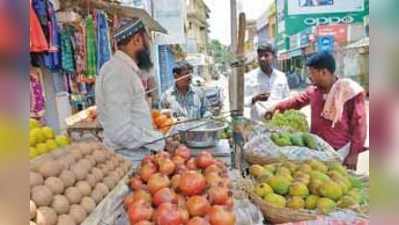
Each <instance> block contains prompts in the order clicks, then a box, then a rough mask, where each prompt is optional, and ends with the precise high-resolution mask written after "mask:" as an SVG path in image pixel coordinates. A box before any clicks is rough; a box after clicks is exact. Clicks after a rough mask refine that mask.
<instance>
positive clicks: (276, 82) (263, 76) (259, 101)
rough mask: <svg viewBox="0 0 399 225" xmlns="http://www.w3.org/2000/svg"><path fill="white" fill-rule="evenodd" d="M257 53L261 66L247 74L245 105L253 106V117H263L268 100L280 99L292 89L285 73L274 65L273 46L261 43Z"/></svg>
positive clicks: (286, 95)
mask: <svg viewBox="0 0 399 225" xmlns="http://www.w3.org/2000/svg"><path fill="white" fill-rule="evenodd" d="M257 54H258V64H259V67H258V68H257V69H255V70H252V71H250V72H249V73H247V74H245V106H246V107H251V118H252V119H262V118H263V114H264V112H265V111H264V108H265V107H266V106H265V103H266V101H280V100H282V99H284V98H287V97H288V95H289V91H290V90H289V87H288V82H287V78H286V76H285V74H284V73H283V72H281V71H279V70H277V69H276V68H274V67H273V62H274V56H275V51H274V48H273V46H272V45H271V44H270V43H260V44H259V45H258V49H257Z"/></svg>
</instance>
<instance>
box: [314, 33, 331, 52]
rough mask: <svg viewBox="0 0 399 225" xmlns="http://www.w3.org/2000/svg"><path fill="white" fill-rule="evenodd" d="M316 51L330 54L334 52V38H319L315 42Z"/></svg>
mask: <svg viewBox="0 0 399 225" xmlns="http://www.w3.org/2000/svg"><path fill="white" fill-rule="evenodd" d="M317 49H318V50H319V51H329V52H332V51H333V50H334V36H332V35H327V36H321V37H319V38H318V40H317Z"/></svg>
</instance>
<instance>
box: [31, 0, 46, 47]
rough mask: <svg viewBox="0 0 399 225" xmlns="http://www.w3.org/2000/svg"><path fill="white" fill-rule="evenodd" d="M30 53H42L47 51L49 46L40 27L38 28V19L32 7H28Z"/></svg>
mask: <svg viewBox="0 0 399 225" xmlns="http://www.w3.org/2000/svg"><path fill="white" fill-rule="evenodd" d="M29 22H30V26H29V29H30V30H29V32H30V51H31V52H44V51H48V49H49V45H48V42H47V40H46V37H45V36H44V33H43V30H42V27H41V26H40V22H39V19H38V18H37V15H36V13H35V10H33V8H32V5H30V19H29Z"/></svg>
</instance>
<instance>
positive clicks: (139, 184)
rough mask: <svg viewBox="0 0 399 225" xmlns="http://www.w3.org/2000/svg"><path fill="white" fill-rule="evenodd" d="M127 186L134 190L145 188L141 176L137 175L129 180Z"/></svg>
mask: <svg viewBox="0 0 399 225" xmlns="http://www.w3.org/2000/svg"><path fill="white" fill-rule="evenodd" d="M129 186H130V188H131V189H132V190H134V191H137V190H142V189H145V188H146V186H145V184H143V181H141V178H140V177H139V176H135V177H133V178H132V179H131V180H130V182H129Z"/></svg>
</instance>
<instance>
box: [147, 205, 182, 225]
mask: <svg viewBox="0 0 399 225" xmlns="http://www.w3.org/2000/svg"><path fill="white" fill-rule="evenodd" d="M154 221H155V224H156V225H183V219H182V218H181V214H180V212H179V210H178V209H177V207H176V205H173V204H171V203H163V204H161V205H160V206H159V207H158V209H157V210H156V211H155V216H154Z"/></svg>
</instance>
